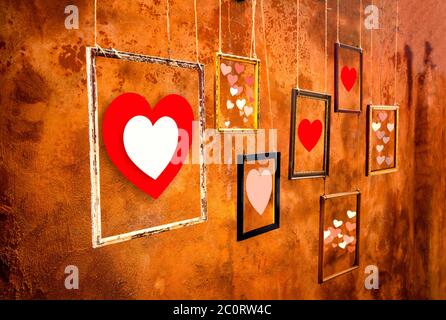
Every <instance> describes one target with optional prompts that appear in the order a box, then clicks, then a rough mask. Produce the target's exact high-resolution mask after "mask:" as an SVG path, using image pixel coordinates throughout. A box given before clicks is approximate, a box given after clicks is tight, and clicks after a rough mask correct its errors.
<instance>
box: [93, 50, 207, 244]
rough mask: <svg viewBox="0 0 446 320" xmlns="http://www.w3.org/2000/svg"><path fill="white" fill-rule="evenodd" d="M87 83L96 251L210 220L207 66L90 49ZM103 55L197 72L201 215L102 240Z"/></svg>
mask: <svg viewBox="0 0 446 320" xmlns="http://www.w3.org/2000/svg"><path fill="white" fill-rule="evenodd" d="M86 51H87V80H88V84H87V86H88V121H89V139H90V180H91V227H92V244H93V248H98V247H102V246H106V245H110V244H114V243H119V242H124V241H127V240H131V239H136V238H140V237H145V236H149V235H152V234H156V233H161V232H165V231H169V230H174V229H178V228H183V227H187V226H191V225H194V224H198V223H201V222H205V221H207V196H206V165H205V161H204V129H205V109H204V66H203V65H202V64H200V63H194V62H187V61H181V60H173V59H165V58H159V57H152V56H146V55H140V54H134V53H129V52H122V51H116V50H109V49H99V48H96V47H87V49H86ZM97 56H101V57H105V58H111V59H120V60H124V61H136V62H141V63H156V64H163V65H168V66H171V67H176V68H186V69H194V70H197V72H198V94H199V103H198V114H199V118H200V119H199V121H198V122H199V133H200V209H201V210H200V211H201V212H200V216H198V217H196V218H191V219H186V220H181V221H177V222H172V223H168V224H163V225H160V226H154V227H149V228H145V229H140V230H135V231H130V232H126V233H121V234H118V235H113V236H108V237H105V238H103V237H102V223H101V196H100V170H99V137H98V132H99V130H98V95H97V82H96V57H97Z"/></svg>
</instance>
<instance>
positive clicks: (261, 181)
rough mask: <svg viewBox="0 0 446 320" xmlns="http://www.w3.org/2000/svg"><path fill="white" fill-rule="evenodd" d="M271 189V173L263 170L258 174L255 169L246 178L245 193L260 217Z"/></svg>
mask: <svg viewBox="0 0 446 320" xmlns="http://www.w3.org/2000/svg"><path fill="white" fill-rule="evenodd" d="M272 189H273V182H272V176H271V172H270V171H269V170H263V171H262V173H260V171H259V170H257V169H252V170H250V171H249V173H248V176H247V177H246V193H247V195H248V200H249V202H251V204H252V206H253V207H254V209H255V210H256V211H257V213H258V214H260V215H262V214H263V212H264V211H265V209H266V206H267V205H268V202H269V199H270V197H271V192H272Z"/></svg>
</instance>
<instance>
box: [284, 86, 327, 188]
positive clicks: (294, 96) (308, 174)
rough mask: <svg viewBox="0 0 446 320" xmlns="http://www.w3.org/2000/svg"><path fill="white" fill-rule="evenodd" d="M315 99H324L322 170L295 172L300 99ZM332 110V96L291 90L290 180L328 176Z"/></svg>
mask: <svg viewBox="0 0 446 320" xmlns="http://www.w3.org/2000/svg"><path fill="white" fill-rule="evenodd" d="M299 97H300V98H305V99H315V100H321V101H324V107H325V117H324V130H323V135H324V157H323V164H322V168H323V169H322V170H321V171H302V172H298V173H295V171H294V169H295V168H294V167H295V149H296V122H297V121H296V115H297V106H298V99H299ZM330 110H331V96H330V95H327V94H324V93H318V92H313V91H308V90H301V89H296V88H293V89H292V92H291V123H290V148H289V162H288V180H297V179H308V178H324V177H327V176H328V173H329V168H330Z"/></svg>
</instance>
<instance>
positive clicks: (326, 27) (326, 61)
mask: <svg viewBox="0 0 446 320" xmlns="http://www.w3.org/2000/svg"><path fill="white" fill-rule="evenodd" d="M324 39H325V56H324V63H325V85H324V88H325V90H324V91H325V93H327V90H328V77H327V72H328V66H327V63H328V43H327V41H328V4H327V0H325V38H324Z"/></svg>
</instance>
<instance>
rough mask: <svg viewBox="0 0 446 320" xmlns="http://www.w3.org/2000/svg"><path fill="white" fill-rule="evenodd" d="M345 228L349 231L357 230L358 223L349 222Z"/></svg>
mask: <svg viewBox="0 0 446 320" xmlns="http://www.w3.org/2000/svg"><path fill="white" fill-rule="evenodd" d="M345 227H346V228H347V230H348V231H352V230H355V229H356V223H351V222H349V221H347V223H346V224H345Z"/></svg>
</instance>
